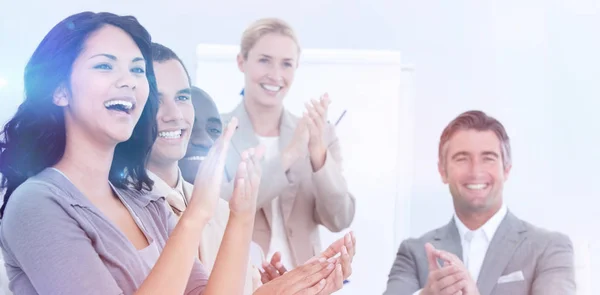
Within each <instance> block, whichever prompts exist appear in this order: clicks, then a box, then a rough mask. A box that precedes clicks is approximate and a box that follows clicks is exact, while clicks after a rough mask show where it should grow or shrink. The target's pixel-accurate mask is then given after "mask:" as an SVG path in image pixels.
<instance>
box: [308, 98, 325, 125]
mask: <svg viewBox="0 0 600 295" xmlns="http://www.w3.org/2000/svg"><path fill="white" fill-rule="evenodd" d="M304 105H305V106H306V111H307V112H308V117H309V119H310V120H309V121H308V128H309V129H310V127H311V124H313V125H314V126H316V127H317V128H318V130H323V125H325V119H324V118H323V117H321V114H319V112H318V111H317V109H316V107H314V106H313V105H319V104H318V103H316V102H315V101H314V100H313V105H311V104H309V103H305V104H304ZM321 111H323V110H321Z"/></svg>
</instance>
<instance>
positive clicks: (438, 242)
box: [432, 219, 463, 260]
mask: <svg viewBox="0 0 600 295" xmlns="http://www.w3.org/2000/svg"><path fill="white" fill-rule="evenodd" d="M432 244H433V246H434V247H436V249H441V250H444V251H447V252H450V253H452V254H454V255H456V256H457V257H458V258H460V259H461V260H462V257H463V251H462V243H461V241H460V234H459V233H458V228H457V227H456V224H455V223H454V219H452V220H450V223H448V224H447V225H446V226H444V227H442V228H440V229H438V230H436V233H435V236H434V241H433V243H432Z"/></svg>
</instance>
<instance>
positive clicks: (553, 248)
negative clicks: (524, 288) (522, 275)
mask: <svg viewBox="0 0 600 295" xmlns="http://www.w3.org/2000/svg"><path fill="white" fill-rule="evenodd" d="M535 273H536V276H535V278H534V279H533V284H532V287H531V294H532V295H575V294H576V292H575V291H576V288H575V261H574V256H573V244H572V243H571V239H569V237H567V236H566V235H564V234H560V233H554V234H553V235H552V236H551V237H550V238H549V242H548V245H547V246H546V249H545V250H544V252H543V253H542V255H541V256H540V257H539V259H538V264H537V266H536V271H535Z"/></svg>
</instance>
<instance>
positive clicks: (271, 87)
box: [261, 84, 281, 92]
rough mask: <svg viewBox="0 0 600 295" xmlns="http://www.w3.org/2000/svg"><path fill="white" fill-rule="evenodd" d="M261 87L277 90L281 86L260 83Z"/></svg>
mask: <svg viewBox="0 0 600 295" xmlns="http://www.w3.org/2000/svg"><path fill="white" fill-rule="evenodd" d="M261 86H262V88H264V89H267V90H269V91H275V92H277V91H279V90H280V89H281V86H275V85H267V84H261Z"/></svg>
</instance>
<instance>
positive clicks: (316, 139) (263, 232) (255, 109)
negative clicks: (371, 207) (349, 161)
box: [221, 18, 355, 282]
mask: <svg viewBox="0 0 600 295" xmlns="http://www.w3.org/2000/svg"><path fill="white" fill-rule="evenodd" d="M299 58H300V46H299V43H298V39H297V37H296V34H295V33H294V31H293V30H292V28H291V27H290V26H289V25H288V24H287V23H286V22H284V21H282V20H279V19H273V18H269V19H261V20H258V21H256V22H254V23H253V24H251V25H250V26H249V27H248V28H247V29H246V30H245V31H244V33H243V35H242V40H241V50H240V53H239V55H238V57H237V64H238V67H239V69H240V71H241V72H242V73H243V74H244V76H245V85H244V91H243V92H242V94H243V99H242V101H241V102H240V104H239V105H238V106H237V107H236V108H235V109H234V110H233V111H232V112H231V113H228V114H224V115H223V121H224V122H228V121H229V120H231V118H233V117H235V118H238V120H239V127H238V130H237V131H236V133H235V134H234V136H233V138H232V146H231V147H232V149H231V150H230V151H229V154H228V157H227V163H226V169H225V170H226V177H227V180H228V181H229V183H227V184H226V185H225V188H224V189H223V190H222V194H221V196H222V197H224V198H228V197H229V196H230V195H231V192H232V190H233V182H232V180H233V179H235V171H236V167H237V166H238V164H239V162H240V160H241V158H240V152H241V151H243V150H246V149H248V148H250V147H253V146H256V145H258V144H261V145H263V146H265V147H266V152H265V158H264V159H263V162H262V171H263V182H262V183H261V185H260V188H259V192H258V201H257V202H258V203H257V211H256V218H255V224H254V235H253V240H254V241H255V242H256V243H258V244H259V245H260V246H261V248H262V249H263V251H264V252H265V253H268V254H267V257H272V259H271V261H270V263H267V262H264V263H263V268H264V271H263V278H262V279H263V282H266V281H269V280H271V279H273V278H275V277H277V276H279V275H281V274H282V273H284V272H286V269H288V268H294V267H296V266H299V265H301V264H303V263H304V262H306V261H307V260H309V259H310V258H311V257H313V256H315V255H318V254H319V253H320V252H321V240H320V237H319V231H318V226H319V225H323V226H325V227H326V228H328V229H329V230H330V231H333V232H339V231H342V230H344V229H345V228H347V227H349V226H350V224H351V223H352V220H353V218H354V214H355V199H354V197H353V196H352V194H351V193H350V192H348V186H347V184H346V180H345V179H344V176H343V175H342V173H341V170H342V169H341V168H342V158H341V152H340V144H339V141H338V139H337V136H336V135H335V131H334V128H333V126H331V125H330V124H328V122H327V109H328V106H329V104H330V102H331V101H330V99H329V97H328V95H327V94H325V95H323V96H322V97H321V98H320V99H319V100H311V101H310V102H307V103H306V111H305V113H304V115H303V116H302V117H301V118H299V117H296V116H294V115H292V114H291V113H290V112H289V111H287V110H286V109H285V107H284V105H283V100H284V98H285V96H286V94H287V93H288V90H289V89H290V87H291V86H292V83H293V82H294V74H295V72H296V69H297V68H298V62H299ZM354 242H355V239H354V238H353V237H352V236H351V235H347V237H346V238H345V243H344V244H345V246H343V247H342V248H341V249H340V250H339V251H340V252H341V253H342V254H343V255H342V257H346V260H347V263H343V272H344V278H347V277H348V276H349V275H350V272H351V266H350V263H351V260H352V257H353V256H354ZM276 251H277V252H276Z"/></svg>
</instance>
